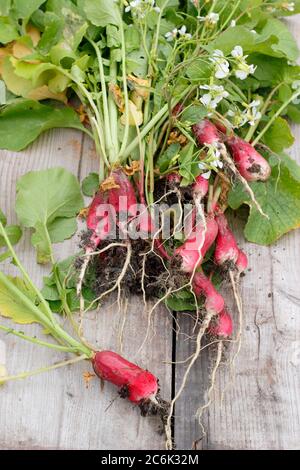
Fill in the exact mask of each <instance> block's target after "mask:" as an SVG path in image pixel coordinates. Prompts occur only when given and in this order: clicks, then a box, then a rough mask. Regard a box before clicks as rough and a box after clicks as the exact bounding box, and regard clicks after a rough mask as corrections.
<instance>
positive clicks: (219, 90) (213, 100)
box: [200, 85, 229, 109]
mask: <svg viewBox="0 0 300 470" xmlns="http://www.w3.org/2000/svg"><path fill="white" fill-rule="evenodd" d="M200 89H201V90H207V91H208V92H209V93H205V94H204V95H203V96H202V97H201V98H200V101H201V103H202V104H203V105H204V106H206V107H207V108H209V109H216V108H217V106H218V104H219V103H220V102H221V101H222V100H223V99H224V98H227V97H228V96H229V93H228V92H227V91H225V89H224V87H223V86H221V85H220V86H219V85H201V86H200Z"/></svg>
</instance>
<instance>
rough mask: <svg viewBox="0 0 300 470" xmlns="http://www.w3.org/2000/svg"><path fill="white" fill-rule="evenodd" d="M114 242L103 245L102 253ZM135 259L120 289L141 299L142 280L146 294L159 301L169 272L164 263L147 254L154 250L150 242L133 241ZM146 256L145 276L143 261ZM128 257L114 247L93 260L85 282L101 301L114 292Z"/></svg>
mask: <svg viewBox="0 0 300 470" xmlns="http://www.w3.org/2000/svg"><path fill="white" fill-rule="evenodd" d="M110 243H111V241H105V242H103V243H102V244H101V245H100V247H99V249H100V250H101V249H103V248H104V247H105V246H108V245H109V244H110ZM128 243H130V244H131V248H132V255H131V260H130V265H129V267H128V269H127V272H126V274H125V276H124V278H123V281H122V284H121V287H122V289H123V291H124V293H125V294H127V295H129V294H136V295H142V293H143V289H142V279H143V277H144V290H145V294H146V297H147V298H148V299H150V298H153V297H160V295H161V294H162V293H163V291H164V288H165V285H166V281H167V277H168V272H167V271H166V269H165V267H164V264H163V262H162V261H161V259H160V258H159V257H158V256H157V255H156V254H155V253H152V252H150V253H148V252H149V251H150V250H151V241H149V240H130V242H128ZM145 253H147V256H146V261H145V266H144V269H145V271H144V274H143V260H144V256H143V255H145ZM126 256H127V249H126V247H122V246H115V247H112V248H110V249H109V250H107V251H106V252H104V253H101V254H99V255H96V256H94V257H93V258H92V260H91V262H90V265H89V268H88V272H87V276H86V282H89V283H90V288H91V289H92V291H93V292H94V293H95V296H96V297H99V296H100V295H101V294H103V293H104V292H106V291H108V290H109V289H110V288H112V287H113V286H114V285H115V283H116V281H117V280H118V278H119V276H120V275H121V273H122V270H123V267H124V264H125V260H126Z"/></svg>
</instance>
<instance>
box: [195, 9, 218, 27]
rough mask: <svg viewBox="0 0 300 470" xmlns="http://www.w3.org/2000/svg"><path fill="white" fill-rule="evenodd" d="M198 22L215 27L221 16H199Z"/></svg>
mask: <svg viewBox="0 0 300 470" xmlns="http://www.w3.org/2000/svg"><path fill="white" fill-rule="evenodd" d="M197 18H198V20H199V21H201V22H204V23H206V24H208V25H210V26H214V25H216V24H217V23H218V21H219V19H220V16H219V14H218V13H213V12H211V13H209V14H208V15H207V16H197Z"/></svg>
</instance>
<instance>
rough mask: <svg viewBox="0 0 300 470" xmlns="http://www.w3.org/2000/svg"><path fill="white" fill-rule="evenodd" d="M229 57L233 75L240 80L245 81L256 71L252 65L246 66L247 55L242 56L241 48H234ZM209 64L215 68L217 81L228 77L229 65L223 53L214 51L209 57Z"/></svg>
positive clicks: (217, 50)
mask: <svg viewBox="0 0 300 470" xmlns="http://www.w3.org/2000/svg"><path fill="white" fill-rule="evenodd" d="M231 57H232V58H233V59H234V64H235V69H234V73H235V76H236V77H237V78H239V79H240V80H245V78H247V77H248V76H249V75H250V74H253V73H254V72H255V70H256V67H255V66H254V65H249V64H247V60H246V59H247V57H248V56H247V55H244V51H243V48H242V47H241V46H235V48H234V49H233V50H232V51H231ZM209 60H210V62H212V63H213V64H214V66H215V77H216V78H218V79H221V78H226V77H228V76H229V75H230V64H229V61H228V60H227V59H226V57H225V56H224V54H223V52H222V51H220V50H219V49H216V50H215V51H213V53H212V57H210V59H209Z"/></svg>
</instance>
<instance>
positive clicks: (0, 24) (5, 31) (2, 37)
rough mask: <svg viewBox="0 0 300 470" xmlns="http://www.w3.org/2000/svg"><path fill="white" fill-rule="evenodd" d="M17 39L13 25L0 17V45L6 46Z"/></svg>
mask: <svg viewBox="0 0 300 470" xmlns="http://www.w3.org/2000/svg"><path fill="white" fill-rule="evenodd" d="M18 37H19V33H18V30H17V27H16V25H15V23H14V22H13V21H12V20H11V19H10V18H7V17H2V18H1V17H0V43H2V44H7V43H9V42H11V41H14V40H15V39H17V38H18Z"/></svg>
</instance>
